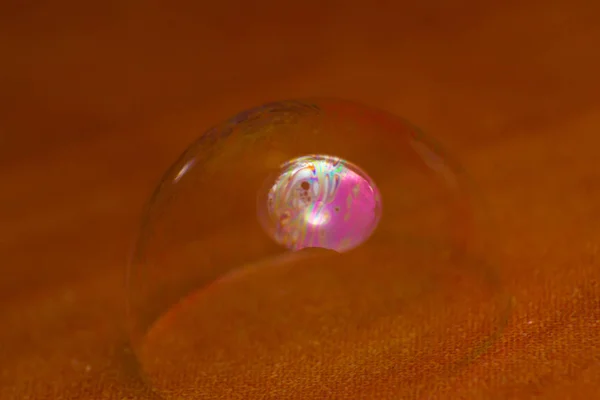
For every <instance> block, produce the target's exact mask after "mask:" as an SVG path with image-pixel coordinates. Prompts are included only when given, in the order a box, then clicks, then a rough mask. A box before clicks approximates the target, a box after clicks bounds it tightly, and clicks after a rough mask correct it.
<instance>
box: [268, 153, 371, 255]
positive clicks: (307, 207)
mask: <svg viewBox="0 0 600 400" xmlns="http://www.w3.org/2000/svg"><path fill="white" fill-rule="evenodd" d="M258 213H259V219H260V220H261V222H262V224H263V226H264V228H265V230H266V231H267V232H268V234H269V235H270V236H271V237H272V238H273V239H274V240H275V241H276V242H277V243H280V244H282V245H284V246H285V247H286V248H288V249H291V250H301V249H304V248H307V247H320V248H326V249H331V250H336V251H339V252H342V251H347V250H350V249H352V248H353V247H356V246H358V245H360V244H361V243H363V242H364V241H365V240H367V239H368V238H369V236H370V235H371V233H373V230H374V229H375V227H376V226H377V223H378V222H379V218H380V213H381V199H380V195H379V189H377V186H376V185H375V183H374V182H373V181H372V180H371V179H370V178H369V177H368V176H367V175H366V173H365V172H363V171H361V170H360V169H359V168H358V167H357V166H355V165H353V164H351V163H350V162H348V161H345V160H342V159H340V158H337V157H332V156H326V155H312V156H304V157H300V158H296V159H293V160H290V161H287V162H286V163H284V164H283V165H282V166H281V172H280V173H279V174H278V175H277V176H276V177H275V178H274V179H273V180H272V182H269V185H268V191H267V192H266V196H265V195H264V193H261V194H260V195H259V199H258Z"/></svg>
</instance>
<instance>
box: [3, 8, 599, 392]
mask: <svg viewBox="0 0 600 400" xmlns="http://www.w3.org/2000/svg"><path fill="white" fill-rule="evenodd" d="M598 43H600V3H597V2H594V1H591V0H589V1H586V0H577V1H566V0H550V1H536V0H528V1H505V2H496V3H492V2H478V1H474V0H458V1H443V0H430V1H422V2H409V1H381V0H376V1H370V2H367V1H360V0H356V1H333V0H323V1H316V0H309V1H305V2H299V3H292V2H275V1H259V2H246V1H233V0H223V1H219V2H210V3H208V2H203V1H199V2H194V1H182V2H172V3H169V2H164V1H155V0H149V1H137V0H122V1H110V0H109V1H104V2H76V1H68V0H65V1H54V2H50V1H20V2H17V1H10V0H9V1H7V2H6V1H5V2H2V3H1V5H0V182H1V183H2V189H1V191H0V226H1V229H0V256H1V263H0V321H1V323H0V326H1V327H2V328H1V329H0V398H1V399H27V398H30V399H58V398H64V399H76V398H94V399H96V398H97V399H100V398H115V399H116V398H119V399H123V398H140V399H143V398H149V396H150V394H149V393H148V391H147V390H146V389H145V388H144V386H143V385H142V384H141V383H140V381H139V379H137V378H136V377H135V374H134V373H133V372H132V368H131V367H129V366H128V365H129V364H130V361H131V360H130V359H131V358H132V355H131V352H130V351H129V350H128V347H127V336H126V334H125V331H124V328H123V324H124V317H123V315H124V300H123V296H124V293H123V292H124V289H123V276H124V270H125V263H126V261H127V257H128V254H129V249H130V247H131V245H132V242H133V239H134V237H135V234H136V229H137V224H138V221H139V217H140V214H141V210H142V207H143V205H144V202H145V201H146V199H147V198H148V196H149V195H150V193H151V191H152V190H153V188H154V186H155V185H156V183H157V182H158V180H159V179H160V177H161V175H162V173H163V171H164V170H165V169H166V168H167V167H168V166H169V165H170V164H171V163H172V162H173V161H174V160H175V158H176V157H177V156H178V155H179V154H180V153H181V151H182V150H184V149H185V147H186V146H187V145H188V144H189V143H190V142H191V141H193V140H194V139H195V138H197V137H198V136H199V135H200V134H201V133H202V132H203V131H204V130H205V129H207V128H209V127H210V126H212V125H214V124H216V123H218V122H220V121H222V120H223V119H225V118H227V117H229V116H231V115H233V114H235V113H237V112H239V111H241V110H243V109H245V108H248V107H251V106H255V105H258V104H261V103H263V102H266V101H272V100H278V99H287V98H297V97H305V96H315V95H317V96H320V95H325V96H334V97H341V98H347V99H351V100H358V101H360V102H363V103H367V104H371V105H373V106H377V107H381V108H384V109H387V110H390V111H392V112H394V113H397V114H399V115H402V116H404V117H405V118H407V119H408V120H410V121H412V122H414V123H415V124H416V125H418V126H420V127H421V128H423V129H424V130H425V131H427V132H429V134H430V135H432V136H433V137H435V138H437V139H438V140H439V141H441V142H442V143H443V144H444V145H445V147H446V148H447V149H448V150H449V152H450V153H451V154H453V155H454V156H455V157H456V158H458V159H459V160H461V162H462V163H463V164H464V165H465V167H466V169H467V170H468V171H470V173H471V175H472V176H473V178H474V179H475V180H476V181H477V182H478V185H479V186H480V187H481V188H482V190H483V191H484V193H485V195H486V196H487V198H488V201H489V203H490V205H491V208H492V210H493V212H494V216H495V218H497V219H498V220H499V221H500V224H499V227H498V229H497V232H496V240H497V246H498V249H497V250H498V253H499V257H500V258H501V264H502V265H503V273H504V274H505V276H507V277H508V279H507V282H508V283H507V284H508V285H509V286H510V290H511V291H512V293H514V296H515V300H514V301H515V308H514V313H513V316H512V317H511V320H510V322H509V326H508V327H507V330H506V332H505V335H504V337H503V338H502V339H501V340H500V341H499V343H497V344H496V345H495V346H494V347H493V348H492V349H491V350H490V351H489V352H488V353H487V354H485V355H484V356H483V357H482V358H480V359H479V360H478V361H477V362H476V363H474V365H472V366H470V367H469V368H468V369H467V370H466V371H464V372H463V373H461V374H460V376H458V377H456V378H455V379H453V380H452V381H449V380H442V379H440V380H438V381H435V377H432V379H433V381H435V382H434V384H433V383H432V385H430V386H428V387H427V388H425V389H423V391H418V390H417V389H415V391H414V396H415V397H416V398H421V397H424V398H531V397H533V396H542V397H543V398H557V399H558V398H560V399H564V398H594V397H595V396H600V384H599V383H598V382H600V367H599V365H600V300H599V299H600V288H599V286H598V277H599V275H600V273H599V268H600V265H599V262H600V261H599V259H600V256H599V248H600V229H599V227H598V225H599V224H598V223H597V221H598V220H600V183H599V182H600V180H599V179H598V173H600V159H599V158H598V150H597V149H598V147H599V145H600V136H599V135H598V129H600V96H599V95H598V93H600V75H599V74H598V71H600V51H598ZM128 360H129V361H128ZM393 387H394V384H393V382H391V381H381V382H378V381H373V382H369V383H368V384H367V385H365V393H363V394H360V396H359V394H357V397H356V398H384V396H383V395H382V394H381V393H388V394H389V393H392V394H391V395H390V396H392V397H390V398H393V390H394V389H393ZM378 388H379V389H378ZM381 388H384V389H381ZM569 396H570V397H569ZM385 398H387V397H385Z"/></svg>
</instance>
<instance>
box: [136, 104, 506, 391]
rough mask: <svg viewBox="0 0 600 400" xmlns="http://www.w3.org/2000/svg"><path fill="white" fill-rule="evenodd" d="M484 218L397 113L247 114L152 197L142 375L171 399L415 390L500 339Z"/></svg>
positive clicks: (271, 108) (219, 130)
mask: <svg viewBox="0 0 600 400" xmlns="http://www.w3.org/2000/svg"><path fill="white" fill-rule="evenodd" d="M491 230H492V229H491V227H490V223H489V221H488V219H487V218H486V213H485V212H484V207H483V206H482V204H481V202H480V201H479V197H478V196H476V194H475V191H474V190H473V185H472V184H471V183H470V182H469V180H468V179H467V177H466V176H465V174H464V172H463V171H462V170H461V169H460V168H459V167H458V166H457V165H456V164H455V163H454V162H453V161H451V160H450V159H449V158H448V157H447V156H446V155H444V154H443V153H442V152H441V151H440V150H439V148H438V146H436V145H434V144H433V143H432V142H431V141H429V139H427V138H425V137H424V136H423V135H422V133H421V132H420V131H419V130H417V129H416V128H414V127H413V126H411V125H410V124H408V123H407V122H406V121H404V120H402V119H401V118H398V117H396V116H394V115H391V114H389V113H386V112H383V111H380V110H376V109H373V108H369V107H366V106H362V105H359V104H355V103H352V102H347V101H342V100H333V99H312V100H299V101H283V102H278V103H272V104H268V105H265V106H261V107H258V108H255V109H252V110H249V111H245V112H242V113H240V114H238V115H237V116H235V117H233V118H232V119H230V120H228V121H226V122H224V123H222V124H220V125H218V126H217V127H215V128H213V129H211V130H209V131H208V132H206V133H204V134H203V135H201V136H200V137H199V139H198V140H197V141H196V142H195V143H193V144H192V145H191V146H190V147H189V148H188V149H187V151H185V153H184V154H183V155H182V156H181V157H180V159H179V160H178V161H177V162H175V164H174V165H173V166H172V167H171V168H170V169H169V171H168V172H167V173H166V174H165V176H164V178H163V180H162V181H161V183H160V185H159V186H158V188H157V189H156V191H155V193H154V194H153V196H152V198H151V199H150V201H149V204H148V206H147V209H146V212H145V216H144V220H143V223H142V227H141V232H140V236H139V240H138V243H137V246H136V249H135V252H134V256H133V259H132V262H131V264H130V265H129V271H128V293H129V302H128V304H129V316H130V327H131V339H132V344H133V347H134V349H135V352H136V354H137V357H138V360H139V365H140V370H141V373H142V375H143V376H144V378H145V380H146V381H147V383H148V384H149V385H151V386H152V387H153V389H154V390H155V392H156V393H158V394H159V395H160V396H161V397H162V398H165V399H213V398H214V399H217V398H219V399H220V398H228V399H238V398H239V399H253V398H260V399H265V398H273V399H288V398H290V399H324V398H348V399H354V398H385V396H383V395H382V394H381V393H393V396H394V398H397V396H402V395H407V396H410V395H415V393H423V390H424V388H427V386H428V385H435V382H436V380H437V379H439V378H440V377H447V376H448V375H451V374H455V373H456V372H457V371H458V370H459V369H460V368H463V367H465V366H466V365H468V364H469V363H470V362H471V361H472V360H473V359H475V358H477V357H478V356H479V355H480V354H482V353H483V352H484V351H485V350H486V349H487V348H488V347H489V346H490V345H491V344H492V343H493V341H494V340H495V339H496V338H497V337H498V335H499V334H500V333H501V329H502V327H503V325H504V322H505V321H506V318H507V312H508V305H509V303H508V296H507V295H506V293H505V292H504V291H503V290H502V286H501V285H500V280H499V278H498V276H497V274H496V270H495V269H494V268H493V261H494V260H493V256H492V255H491V252H490V251H489V250H490V247H489V246H490V245H493V243H490V232H491ZM361 396H362V397H361ZM382 396H383V397H382Z"/></svg>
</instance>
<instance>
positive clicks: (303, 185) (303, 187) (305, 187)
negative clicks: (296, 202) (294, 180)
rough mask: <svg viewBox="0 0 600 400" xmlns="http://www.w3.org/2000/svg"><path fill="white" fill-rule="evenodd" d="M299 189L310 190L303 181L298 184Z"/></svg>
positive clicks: (307, 184)
mask: <svg viewBox="0 0 600 400" xmlns="http://www.w3.org/2000/svg"><path fill="white" fill-rule="evenodd" d="M300 187H301V188H302V189H304V190H308V189H310V184H309V183H308V182H306V181H304V182H302V183H301V184H300Z"/></svg>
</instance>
